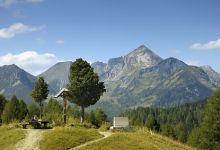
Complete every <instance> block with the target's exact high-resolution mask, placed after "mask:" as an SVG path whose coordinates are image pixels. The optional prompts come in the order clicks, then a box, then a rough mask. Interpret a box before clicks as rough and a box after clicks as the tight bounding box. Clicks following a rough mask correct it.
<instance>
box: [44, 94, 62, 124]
mask: <svg viewBox="0 0 220 150" xmlns="http://www.w3.org/2000/svg"><path fill="white" fill-rule="evenodd" d="M62 111H63V107H62V106H61V105H60V103H59V102H58V101H57V100H55V99H52V98H50V100H49V102H48V104H47V106H46V107H45V109H44V114H45V117H46V119H47V120H49V121H53V122H55V123H56V124H61V123H62Z"/></svg>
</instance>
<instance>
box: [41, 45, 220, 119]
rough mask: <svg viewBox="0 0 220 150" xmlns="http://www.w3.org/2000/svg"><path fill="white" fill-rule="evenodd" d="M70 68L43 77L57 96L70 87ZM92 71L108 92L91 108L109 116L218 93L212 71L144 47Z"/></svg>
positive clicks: (58, 68)
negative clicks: (163, 57) (63, 88)
mask: <svg viewBox="0 0 220 150" xmlns="http://www.w3.org/2000/svg"><path fill="white" fill-rule="evenodd" d="M70 64H71V62H63V63H58V64H56V65H55V66H53V67H51V68H50V69H49V70H48V71H46V72H44V73H43V74H41V76H43V77H45V79H46V81H47V82H48V83H49V86H50V88H53V89H54V90H55V91H56V92H58V91H59V89H60V88H62V87H65V85H66V84H67V83H68V75H69V67H70ZM92 67H93V68H94V71H95V72H97V73H98V75H99V77H100V79H101V80H102V81H104V82H105V86H106V89H107V92H106V93H104V95H103V96H102V97H101V100H100V101H99V102H98V103H97V104H96V105H95V106H93V107H92V108H94V107H102V108H103V109H104V110H105V111H106V112H107V113H108V115H109V116H113V115H116V114H118V113H120V112H121V111H124V110H126V109H128V108H136V107H138V106H143V107H144V106H155V107H172V106H176V105H181V104H184V103H188V102H193V101H198V100H204V99H206V98H207V97H208V96H210V95H211V94H212V92H213V91H214V90H217V89H219V84H218V83H219V82H218V77H217V73H216V72H214V71H213V70H210V69H206V70H205V69H204V68H200V67H195V66H188V65H187V64H185V63H184V62H182V61H180V60H178V59H176V58H172V57H171V58H167V59H165V60H163V59H162V58H161V57H159V56H158V55H156V54H155V53H154V52H152V51H151V50H150V49H148V48H147V47H145V46H144V45H142V46H140V47H138V48H136V49H135V50H133V51H132V52H130V53H129V54H127V55H125V56H121V57H118V58H112V59H110V60H109V61H108V63H102V62H95V63H93V64H92Z"/></svg>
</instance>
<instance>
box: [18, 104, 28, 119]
mask: <svg viewBox="0 0 220 150" xmlns="http://www.w3.org/2000/svg"><path fill="white" fill-rule="evenodd" d="M27 114H28V109H27V105H26V103H25V102H24V101H23V100H20V101H19V114H18V119H19V120H20V121H22V120H23V119H24V118H25V117H26V115H27Z"/></svg>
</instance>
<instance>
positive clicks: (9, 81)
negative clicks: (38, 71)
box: [0, 65, 36, 103]
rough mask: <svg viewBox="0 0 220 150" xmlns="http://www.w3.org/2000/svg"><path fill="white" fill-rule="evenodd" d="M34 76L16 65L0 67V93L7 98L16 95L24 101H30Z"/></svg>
mask: <svg viewBox="0 0 220 150" xmlns="http://www.w3.org/2000/svg"><path fill="white" fill-rule="evenodd" d="M35 80H36V77H35V76H33V75H31V74H29V73H28V72H26V71H24V70H23V69H21V68H19V67H18V66H16V65H5V66H2V67H0V93H1V94H4V95H5V96H6V97H7V98H8V99H9V98H11V97H12V96H13V95H16V96H17V97H18V98H19V99H23V100H24V101H25V102H26V103H31V101H32V99H31V96H30V93H31V91H32V90H33V88H34V84H35Z"/></svg>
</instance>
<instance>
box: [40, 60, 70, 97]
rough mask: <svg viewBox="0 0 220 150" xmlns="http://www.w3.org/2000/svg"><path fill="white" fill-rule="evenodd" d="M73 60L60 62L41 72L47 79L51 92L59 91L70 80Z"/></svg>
mask: <svg viewBox="0 0 220 150" xmlns="http://www.w3.org/2000/svg"><path fill="white" fill-rule="evenodd" d="M71 63H72V62H71V61H67V62H59V63H57V64H55V65H54V66H52V67H51V68H49V69H48V70H46V71H45V72H43V73H42V74H40V75H39V76H42V77H44V79H45V80H46V81H47V83H48V85H49V89H50V93H51V94H55V93H57V92H58V91H59V90H60V89H61V88H63V87H65V86H66V84H67V83H68V82H69V79H68V77H69V68H70V65H71Z"/></svg>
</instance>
